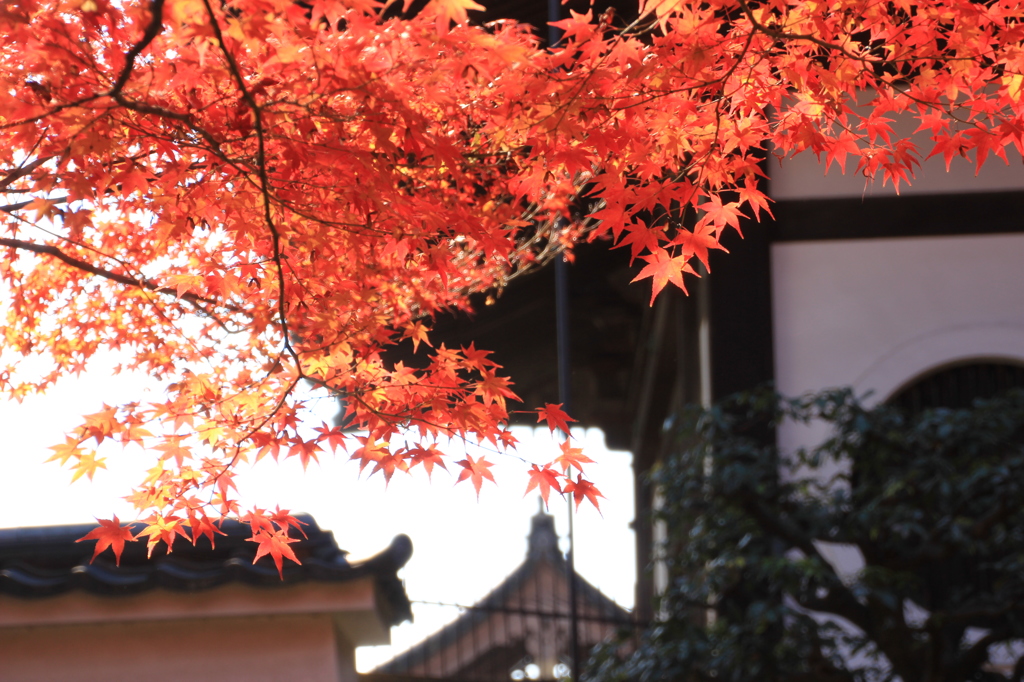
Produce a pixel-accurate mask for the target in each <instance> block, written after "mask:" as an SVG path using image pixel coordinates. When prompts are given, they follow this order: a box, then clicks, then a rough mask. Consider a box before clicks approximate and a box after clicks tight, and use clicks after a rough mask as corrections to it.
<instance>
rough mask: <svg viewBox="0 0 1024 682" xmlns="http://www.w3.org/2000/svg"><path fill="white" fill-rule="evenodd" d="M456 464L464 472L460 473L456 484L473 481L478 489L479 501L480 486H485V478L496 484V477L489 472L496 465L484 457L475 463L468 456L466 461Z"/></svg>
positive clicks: (478, 497) (478, 496)
mask: <svg viewBox="0 0 1024 682" xmlns="http://www.w3.org/2000/svg"><path fill="white" fill-rule="evenodd" d="M456 464H458V465H459V466H461V467H462V471H461V472H460V473H459V479H458V480H457V481H455V483H456V484H459V483H461V482H462V481H465V480H466V479H467V478H468V479H469V480H471V481H472V482H473V487H474V488H476V497H477V499H480V486H482V485H483V484H484V479H485V478H486V479H487V480H488V481H490V482H491V483H496V481H495V480H494V476H493V475H492V474H491V472H490V471H488V469H489V468H490V467H492V466H494V465H493V464H491V463H490V462H488V461H487V460H485V459H484V458H483V457H480V459H477V460H475V461H474V459H473V458H472V457H470V456H469V455H466V459H463V460H459V461H458V462H456Z"/></svg>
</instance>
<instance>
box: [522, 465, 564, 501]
mask: <svg viewBox="0 0 1024 682" xmlns="http://www.w3.org/2000/svg"><path fill="white" fill-rule="evenodd" d="M527 473H528V474H529V476H530V482H529V483H528V484H527V486H526V492H525V493H523V497H526V496H527V495H529V494H530V491H531V490H533V489H534V488H537V489H539V490H540V497H541V499H542V500H544V504H545V506H546V505H547V503H548V495H550V494H551V489H552V488H554V489H555V490H556V491H558V492H562V487H561V486H560V485H559V484H558V472H556V471H555V470H554V469H552V468H551V465H550V464H545V465H544V466H543V467H539V466H537V465H536V464H534V465H533V467H532V468H531V469H530V470H529V471H528V472H527Z"/></svg>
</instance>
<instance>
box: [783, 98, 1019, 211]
mask: <svg viewBox="0 0 1024 682" xmlns="http://www.w3.org/2000/svg"><path fill="white" fill-rule="evenodd" d="M887 117H888V118H897V117H896V116H895V115H894V114H888V115H887ZM891 125H892V127H893V130H894V132H895V136H896V137H901V138H905V137H909V138H911V139H912V140H913V142H914V144H916V145H917V148H918V151H919V152H920V155H921V159H920V160H921V167H920V168H919V169H917V170H916V171H915V173H914V177H913V178H912V179H911V184H910V185H909V186H908V185H907V184H906V183H901V184H900V191H899V193H900V194H901V195H909V194H948V193H957V194H961V193H965V192H994V191H1009V190H1020V189H1024V163H1022V159H1021V156H1020V154H1019V153H1018V152H1017V151H1016V149H1015V148H1013V147H1012V146H1011V147H1007V148H1006V157H1007V159H1008V161H1009V164H1007V163H1006V162H1004V161H1003V160H1002V159H1000V158H998V157H996V156H993V155H991V154H990V155H989V157H988V159H987V160H986V161H985V165H984V166H982V169H981V172H980V173H977V174H976V172H975V166H974V161H973V160H967V159H964V158H962V157H960V156H956V157H954V158H953V159H952V161H951V163H950V166H949V172H948V173H947V172H946V161H945V159H944V158H943V157H942V155H941V154H940V155H938V156H933V157H932V158H930V159H928V160H927V161H926V160H924V157H925V156H927V155H928V154H929V153H931V150H932V148H933V147H934V146H935V143H934V142H932V141H931V140H930V139H929V138H930V135H929V133H928V132H921V133H917V134H916V135H915V134H914V130H915V129H916V128H917V127H918V123H917V121H915V120H914V119H913V118H911V117H899V118H898V120H896V121H894V123H892V124H891ZM822 159H823V160H824V156H822ZM857 161H858V158H857V157H853V156H851V157H847V160H846V174H845V175H844V174H843V173H842V172H841V171H840V170H839V166H838V165H837V164H835V163H833V164H832V167H831V168H830V169H829V171H828V175H826V174H825V164H824V163H823V162H822V163H819V161H818V158H817V157H816V156H815V155H814V154H811V153H809V152H803V153H801V154H797V155H796V156H792V157H789V158H787V159H785V160H784V161H782V162H780V161H779V160H778V159H775V158H773V159H772V160H771V161H769V163H768V177H769V178H770V180H769V183H768V187H769V192H768V193H769V195H770V196H771V197H772V198H773V199H775V200H786V199H825V198H839V197H871V196H894V195H895V194H896V190H895V188H894V187H893V184H892V183H891V182H890V183H886V185H885V186H884V187H883V185H882V176H881V174H879V176H878V178H877V179H876V180H875V181H874V182H871V183H869V182H868V181H867V179H866V178H865V177H864V176H863V175H858V174H857V172H856V170H857Z"/></svg>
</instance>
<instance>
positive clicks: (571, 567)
mask: <svg viewBox="0 0 1024 682" xmlns="http://www.w3.org/2000/svg"><path fill="white" fill-rule="evenodd" d="M555 324H556V338H557V344H558V399H559V401H561V403H562V409H563V410H565V411H566V412H570V411H571V410H572V404H571V400H572V393H571V388H570V387H571V384H570V381H571V377H572V366H571V359H570V355H569V265H568V263H566V262H565V260H564V259H562V258H558V259H557V260H556V261H555ZM566 474H567V475H569V476H570V477H571V476H572V469H570V470H568V471H567V472H566ZM568 502H569V556H568V562H567V568H568V576H567V577H568V580H569V641H570V643H571V646H572V673H571V674H572V679H573V682H579V679H580V677H579V672H580V636H579V613H578V611H577V606H576V602H577V599H576V552H575V549H576V540H575V537H574V533H573V518H574V516H575V514H574V512H573V504H572V496H571V495H570V496H569V500H568Z"/></svg>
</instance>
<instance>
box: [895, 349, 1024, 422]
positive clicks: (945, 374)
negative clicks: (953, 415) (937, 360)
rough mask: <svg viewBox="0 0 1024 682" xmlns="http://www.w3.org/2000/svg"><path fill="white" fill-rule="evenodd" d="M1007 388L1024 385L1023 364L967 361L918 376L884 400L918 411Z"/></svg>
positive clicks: (968, 403)
mask: <svg viewBox="0 0 1024 682" xmlns="http://www.w3.org/2000/svg"><path fill="white" fill-rule="evenodd" d="M1011 388H1024V366H1022V365H1015V364H1010V363H1008V362H998V361H981V362H968V363H961V364H956V365H952V366H948V367H943V368H941V369H938V370H935V371H933V372H929V373H927V374H925V375H923V376H921V377H918V378H917V379H915V380H914V381H912V382H911V383H910V384H908V385H906V386H904V387H903V388H902V389H900V390H899V391H897V392H896V394H895V395H893V396H892V397H891V398H889V400H887V401H886V402H887V403H889V404H890V405H893V406H896V407H900V408H902V409H903V410H904V411H905V412H906V413H908V414H919V413H920V412H922V411H924V410H927V409H929V408H935V407H948V408H952V409H958V408H964V407H970V406H971V404H972V403H973V402H974V401H975V400H976V399H978V398H991V397H993V396H995V395H998V394H999V393H1002V392H1004V391H1006V390H1009V389H1011Z"/></svg>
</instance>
